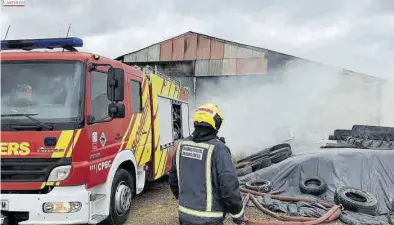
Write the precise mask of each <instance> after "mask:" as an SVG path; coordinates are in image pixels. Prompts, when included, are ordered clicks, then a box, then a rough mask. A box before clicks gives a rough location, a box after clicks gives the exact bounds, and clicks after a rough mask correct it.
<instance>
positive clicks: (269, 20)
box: [1, 0, 394, 78]
mask: <svg viewBox="0 0 394 225" xmlns="http://www.w3.org/2000/svg"><path fill="white" fill-rule="evenodd" d="M69 23H71V30H70V34H69V35H70V36H77V37H81V38H83V40H84V47H83V48H82V50H83V51H90V52H94V53H97V54H100V55H104V56H107V57H110V58H115V57H117V56H120V55H123V54H125V53H129V52H133V51H136V50H138V49H141V48H144V47H146V46H148V45H151V44H153V43H156V42H160V41H162V40H164V39H168V38H171V37H173V36H176V35H179V34H182V33H185V32H187V31H194V32H199V33H204V34H207V35H211V36H215V37H219V38H223V39H227V40H231V41H237V42H241V43H245V44H250V45H255V46H259V47H264V48H267V49H271V50H276V51H279V52H283V53H287V54H291V55H295V56H299V57H304V58H307V59H311V60H314V61H319V62H323V63H327V64H332V65H335V66H339V67H341V68H347V69H350V70H355V71H358V72H363V73H367V74H370V75H373V76H378V77H384V78H390V77H392V76H393V72H392V71H394V63H393V62H394V61H393V60H394V1H392V0H332V1H316V0H298V1H289V0H287V1H284V0H275V1H268V0H248V1H239V0H216V1H213V0H200V1H187V0H160V1H159V0H144V1H137V0H116V1H108V0H94V1H93V0H67V1H64V0H26V5H25V6H24V7H12V8H10V7H3V6H2V8H1V35H2V38H4V35H5V32H6V30H7V27H8V26H9V25H11V28H10V31H9V33H8V37H7V38H8V39H17V38H45V37H59V36H65V35H66V33H67V29H68V25H69ZM393 77H394V76H393Z"/></svg>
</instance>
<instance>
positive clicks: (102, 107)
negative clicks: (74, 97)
mask: <svg viewBox="0 0 394 225" xmlns="http://www.w3.org/2000/svg"><path fill="white" fill-rule="evenodd" d="M90 82H91V83H90V84H91V92H90V115H92V116H94V118H95V119H96V120H101V119H104V118H106V117H107V116H108V105H109V103H111V102H110V101H109V99H108V97H107V73H103V72H97V71H92V73H91V78H90Z"/></svg>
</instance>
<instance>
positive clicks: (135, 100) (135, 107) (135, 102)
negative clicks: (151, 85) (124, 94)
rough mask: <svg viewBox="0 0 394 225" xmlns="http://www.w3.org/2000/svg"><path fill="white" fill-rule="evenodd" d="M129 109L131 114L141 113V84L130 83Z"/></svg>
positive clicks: (136, 82)
mask: <svg viewBox="0 0 394 225" xmlns="http://www.w3.org/2000/svg"><path fill="white" fill-rule="evenodd" d="M131 107H132V112H133V113H140V112H142V97H141V83H140V82H138V81H135V80H132V81H131Z"/></svg>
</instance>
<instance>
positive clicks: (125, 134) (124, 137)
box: [119, 114, 135, 151]
mask: <svg viewBox="0 0 394 225" xmlns="http://www.w3.org/2000/svg"><path fill="white" fill-rule="evenodd" d="M134 117H135V114H132V115H131V118H130V121H129V125H128V126H127V130H126V132H125V133H124V134H123V137H122V142H121V143H122V144H121V145H120V147H119V151H121V150H123V146H124V144H125V140H126V137H127V140H128V138H129V137H130V135H128V134H129V131H130V128H131V124H132V122H133V119H134Z"/></svg>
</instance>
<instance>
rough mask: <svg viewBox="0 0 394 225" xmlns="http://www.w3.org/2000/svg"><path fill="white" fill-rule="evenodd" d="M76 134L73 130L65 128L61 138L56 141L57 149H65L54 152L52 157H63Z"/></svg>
mask: <svg viewBox="0 0 394 225" xmlns="http://www.w3.org/2000/svg"><path fill="white" fill-rule="evenodd" d="M73 134H74V131H73V130H65V131H62V133H61V134H60V137H59V140H58V141H57V143H56V146H55V149H63V151H61V152H60V151H59V152H58V151H56V152H53V153H52V158H62V157H63V156H64V153H65V152H66V150H67V146H68V144H69V143H70V141H71V138H72V136H73Z"/></svg>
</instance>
